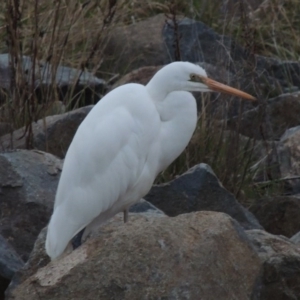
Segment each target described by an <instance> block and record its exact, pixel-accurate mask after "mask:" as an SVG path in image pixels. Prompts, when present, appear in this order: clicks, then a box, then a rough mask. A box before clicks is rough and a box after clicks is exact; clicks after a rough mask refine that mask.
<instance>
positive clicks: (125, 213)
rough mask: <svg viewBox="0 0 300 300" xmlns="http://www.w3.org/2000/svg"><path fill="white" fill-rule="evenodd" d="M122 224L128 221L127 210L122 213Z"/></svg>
mask: <svg viewBox="0 0 300 300" xmlns="http://www.w3.org/2000/svg"><path fill="white" fill-rule="evenodd" d="M123 216H124V223H126V222H127V221H128V208H126V209H125V210H124V211H123Z"/></svg>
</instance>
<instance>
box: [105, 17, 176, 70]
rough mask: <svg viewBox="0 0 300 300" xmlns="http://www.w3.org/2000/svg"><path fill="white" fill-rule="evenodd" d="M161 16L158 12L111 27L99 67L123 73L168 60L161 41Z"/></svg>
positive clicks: (163, 20) (162, 20)
mask: <svg viewBox="0 0 300 300" xmlns="http://www.w3.org/2000/svg"><path fill="white" fill-rule="evenodd" d="M165 19H166V18H165V15H164V14H158V15H156V16H154V17H151V18H149V19H146V20H143V21H140V22H136V23H134V24H130V25H128V26H120V27H116V28H114V29H113V30H112V32H111V33H110V34H109V36H108V41H106V42H105V44H106V47H105V48H104V57H105V59H104V61H103V64H102V66H101V68H103V69H104V70H105V69H107V70H110V72H112V71H113V72H116V73H120V72H121V73H122V74H125V73H127V72H130V71H132V70H135V69H138V68H140V67H144V66H159V65H163V64H166V63H168V62H170V61H169V60H167V57H166V51H165V45H164V44H163V41H162V29H163V27H164V24H165ZM120 49H122V50H121V51H120ZM112 66H113V69H112Z"/></svg>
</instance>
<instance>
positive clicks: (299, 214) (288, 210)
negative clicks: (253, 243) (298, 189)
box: [249, 196, 300, 237]
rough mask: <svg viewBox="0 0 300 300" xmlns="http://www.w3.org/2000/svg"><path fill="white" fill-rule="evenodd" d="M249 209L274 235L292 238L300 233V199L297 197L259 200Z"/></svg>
mask: <svg viewBox="0 0 300 300" xmlns="http://www.w3.org/2000/svg"><path fill="white" fill-rule="evenodd" d="M249 209H250V211H251V212H252V213H253V214H254V215H255V217H256V218H257V219H258V221H259V223H260V224H261V225H262V226H263V227H264V229H265V230H266V231H268V232H270V233H272V234H281V235H284V236H286V237H291V236H293V235H294V234H296V233H297V232H298V231H300V222H299V220H300V199H299V198H297V197H288V196H286V197H284V196H282V197H280V196H278V197H273V198H264V199H258V200H255V201H253V203H252V205H251V207H250V208H249Z"/></svg>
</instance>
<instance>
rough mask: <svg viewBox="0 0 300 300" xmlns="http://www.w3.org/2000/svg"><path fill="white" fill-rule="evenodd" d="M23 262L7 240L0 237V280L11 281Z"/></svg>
mask: <svg viewBox="0 0 300 300" xmlns="http://www.w3.org/2000/svg"><path fill="white" fill-rule="evenodd" d="M23 265H24V262H23V260H22V259H21V258H20V256H19V255H18V254H17V253H16V251H15V250H14V249H13V247H11V245H10V244H9V243H8V242H7V240H6V239H5V238H4V237H3V236H1V235H0V280H1V278H6V279H11V278H12V277H13V275H14V273H15V272H16V271H17V270H19V269H20V268H21V267H23Z"/></svg>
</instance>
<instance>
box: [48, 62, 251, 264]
mask: <svg viewBox="0 0 300 300" xmlns="http://www.w3.org/2000/svg"><path fill="white" fill-rule="evenodd" d="M192 91H198V92H210V91H218V92H223V93H228V94H232V95H235V96H239V97H242V98H245V99H248V100H255V98H254V97H252V96H251V95H249V94H246V93H244V92H242V91H239V90H237V89H234V88H231V87H229V86H226V85H223V84H221V83H218V82H216V81H214V80H212V79H209V78H208V77H207V74H206V72H205V70H204V69H202V68H201V67H200V66H198V65H195V64H192V63H188V62H174V63H171V64H169V65H167V66H165V67H163V68H162V69H161V70H159V71H158V72H157V73H156V74H155V75H154V76H153V78H152V79H151V81H150V82H149V83H148V84H147V85H146V86H143V85H140V84H133V83H131V84H125V85H123V86H120V87H118V88H116V89H114V90H113V91H111V92H110V93H108V94H107V95H106V96H105V97H103V98H102V99H101V101H99V102H98V103H97V104H96V105H95V106H94V108H93V109H92V110H91V112H90V113H89V114H88V116H87V117H86V118H85V119H84V121H83V122H82V123H81V125H80V126H79V128H78V130H77V132H76V134H75V136H74V139H73V141H72V143H71V145H70V147H69V149H68V152H67V154H66V157H65V162H64V166H63V170H62V173H61V177H60V181H59V185H58V189H57V193H56V198H55V204H54V211H53V214H52V216H51V220H50V223H49V225H48V232H47V238H46V251H47V254H48V255H49V256H50V257H51V259H54V258H57V257H59V256H60V255H61V254H62V253H63V252H64V251H65V249H66V248H67V246H68V244H69V243H70V241H71V239H72V238H73V237H74V236H75V235H76V234H77V233H78V232H80V231H81V230H82V229H83V228H86V229H85V231H84V234H83V237H82V238H83V239H84V238H85V237H86V236H87V234H88V233H89V232H90V230H91V229H92V228H94V227H98V226H99V225H100V224H102V223H103V222H105V221H106V220H108V219H109V218H111V217H113V216H114V215H115V214H117V213H119V212H122V211H124V212H126V211H127V209H128V208H129V206H131V205H132V204H133V203H135V202H137V201H138V200H139V199H141V198H142V197H143V196H145V195H146V194H147V192H148V191H149V190H150V188H151V186H152V184H153V182H154V180H155V178H156V176H157V175H158V173H160V172H161V171H163V170H164V169H165V168H166V167H168V166H169V165H170V164H171V163H172V162H173V161H174V160H175V159H176V158H177V157H178V156H179V155H180V154H181V152H182V151H183V150H184V149H185V147H186V146H187V144H188V143H189V141H190V139H191V137H192V134H193V132H194V130H195V128H196V122H197V108H196V101H195V98H194V97H193V95H192V94H191V93H190V92H192ZM125 216H126V214H124V217H125Z"/></svg>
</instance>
